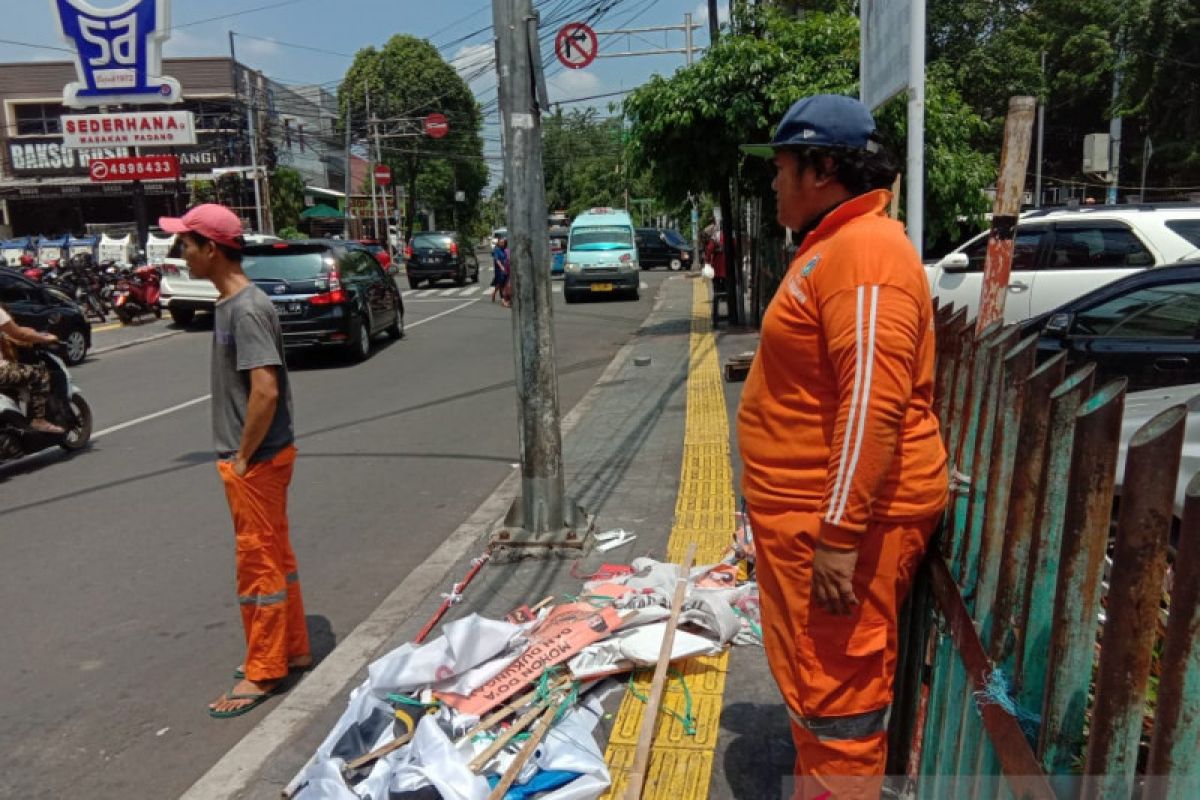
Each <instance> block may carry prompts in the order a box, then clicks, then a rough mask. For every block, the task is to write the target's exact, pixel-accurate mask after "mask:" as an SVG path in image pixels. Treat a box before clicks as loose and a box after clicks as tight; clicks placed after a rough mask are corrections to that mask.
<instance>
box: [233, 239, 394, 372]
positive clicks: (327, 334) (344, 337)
mask: <svg viewBox="0 0 1200 800" xmlns="http://www.w3.org/2000/svg"><path fill="white" fill-rule="evenodd" d="M242 269H243V270H244V271H245V273H246V275H247V276H248V277H249V278H250V280H252V281H254V283H255V284H256V285H257V286H258V287H259V288H260V289H262V290H263V291H264V292H266V294H267V296H268V297H270V298H271V302H272V303H274V304H275V310H276V311H277V312H278V313H279V322H280V325H281V326H282V328H283V345H284V348H285V349H286V350H289V351H295V350H299V349H302V348H311V347H336V348H341V349H342V350H344V351H345V352H346V355H347V356H348V357H349V358H350V359H351V360H354V361H362V360H364V359H365V358H367V356H369V355H370V354H371V340H372V339H373V338H375V336H376V335H377V334H380V333H383V332H386V333H387V335H388V336H390V337H391V338H392V339H399V338H400V337H402V336H403V335H404V301H403V300H402V299H401V297H400V290H399V289H397V288H396V282H395V281H393V280H392V278H391V277H390V276H389V275H388V274H387V273H385V272H384V271H383V267H381V266H379V262H378V261H376V260H375V257H374V256H372V255H371V253H370V251H368V250H367V249H366V248H365V247H363V246H362V245H360V244H358V243H357V242H346V241H338V240H332V239H328V240H327V239H306V240H300V241H287V242H277V243H275V244H270V245H253V246H250V247H247V248H246V250H245V254H244V255H243V258H242Z"/></svg>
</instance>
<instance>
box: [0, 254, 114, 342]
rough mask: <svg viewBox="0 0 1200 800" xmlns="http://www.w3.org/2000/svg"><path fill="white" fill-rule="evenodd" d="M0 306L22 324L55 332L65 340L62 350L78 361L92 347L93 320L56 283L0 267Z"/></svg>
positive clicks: (47, 331) (44, 331)
mask: <svg viewBox="0 0 1200 800" xmlns="http://www.w3.org/2000/svg"><path fill="white" fill-rule="evenodd" d="M0 305H3V306H4V308H5V309H6V310H7V311H8V313H9V314H11V315H12V318H13V319H14V320H15V321H16V322H17V324H18V325H24V326H25V327H27V328H33V329H34V330H36V331H41V332H42V333H53V334H54V335H55V336H57V337H58V338H59V339H60V340H61V341H62V347H61V348H60V353H61V355H62V356H63V360H64V361H66V362H67V363H68V364H72V365H73V364H78V363H79V362H80V361H83V359H84V358H85V357H86V356H87V351H88V350H89V349H90V348H91V346H92V323H90V322H88V320H87V317H85V316H84V314H83V311H82V310H81V309H80V308H79V306H78V305H76V304H75V301H74V300H72V299H71V298H70V297H68V296H67V295H66V294H64V293H63V292H61V291H59V290H58V289H56V288H54V287H52V286H42V285H40V284H37V283H34V282H33V281H31V280H29V279H28V278H26V277H25V276H24V275H22V274H21V273H20V272H17V271H16V270H15V269H9V268H7V267H0Z"/></svg>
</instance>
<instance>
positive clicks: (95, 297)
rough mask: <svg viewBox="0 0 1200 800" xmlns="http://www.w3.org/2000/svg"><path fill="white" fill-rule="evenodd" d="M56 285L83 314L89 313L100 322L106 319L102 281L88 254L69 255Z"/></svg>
mask: <svg viewBox="0 0 1200 800" xmlns="http://www.w3.org/2000/svg"><path fill="white" fill-rule="evenodd" d="M58 285H59V287H60V288H62V290H63V291H64V292H66V293H67V296H68V297H70V298H71V299H73V300H74V301H75V302H76V304H78V306H79V307H80V308H81V309H83V311H84V313H85V314H91V315H92V316H94V317H96V319H97V320H99V321H100V322H104V321H105V320H106V319H107V317H106V316H105V313H104V311H105V303H104V299H103V297H102V296H101V290H102V289H103V281H102V280H101V277H100V274H99V273H98V272H97V270H96V266H95V262H93V261H92V257H91V256H90V255H88V254H87V253H80V254H79V255H74V256H71V260H70V261H68V262H67V268H66V270H65V271H64V272H63V273H62V275H60V276H59V279H58Z"/></svg>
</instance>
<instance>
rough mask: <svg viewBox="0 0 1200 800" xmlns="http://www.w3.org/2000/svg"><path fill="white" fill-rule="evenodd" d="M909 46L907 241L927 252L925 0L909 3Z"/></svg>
mask: <svg viewBox="0 0 1200 800" xmlns="http://www.w3.org/2000/svg"><path fill="white" fill-rule="evenodd" d="M908 10H909V21H908V25H909V28H908V29H909V31H911V32H912V33H911V36H910V37H909V44H908V140H907V156H908V158H907V162H908V174H907V175H906V176H905V178H906V179H907V180H908V197H907V201H908V202H907V206H908V207H907V209H906V211H907V213H906V214H905V222H906V223H907V225H908V238H909V239H910V240H912V244H913V247H915V248H916V250H917V255H918V256H921V255H923V254H924V252H925V0H910V5H909V8H908Z"/></svg>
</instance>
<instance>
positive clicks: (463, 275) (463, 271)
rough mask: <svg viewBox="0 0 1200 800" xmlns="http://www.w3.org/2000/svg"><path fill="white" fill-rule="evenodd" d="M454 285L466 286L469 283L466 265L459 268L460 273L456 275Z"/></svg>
mask: <svg viewBox="0 0 1200 800" xmlns="http://www.w3.org/2000/svg"><path fill="white" fill-rule="evenodd" d="M454 285H455V286H466V285H467V268H466V267H459V268H458V274H456V275H455V276H454Z"/></svg>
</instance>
